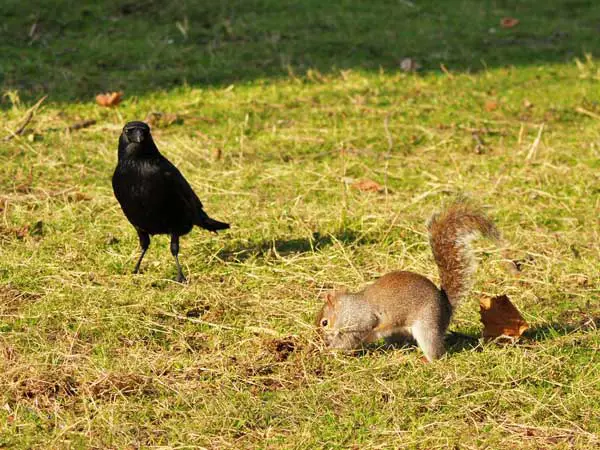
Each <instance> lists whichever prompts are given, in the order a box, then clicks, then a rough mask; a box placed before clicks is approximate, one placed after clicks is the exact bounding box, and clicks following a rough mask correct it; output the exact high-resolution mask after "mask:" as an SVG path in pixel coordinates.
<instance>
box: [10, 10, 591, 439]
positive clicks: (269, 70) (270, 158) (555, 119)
mask: <svg viewBox="0 0 600 450" xmlns="http://www.w3.org/2000/svg"><path fill="white" fill-rule="evenodd" d="M164 3H167V4H166V5H165V4H164ZM504 17H514V18H517V19H519V23H518V24H517V25H516V26H514V27H512V28H503V27H502V26H501V24H500V23H501V20H502V18H504ZM0 19H2V20H1V23H0V88H1V91H2V93H3V94H4V96H3V97H2V100H1V101H0V118H1V119H0V123H1V124H2V126H1V127H0V139H4V140H2V141H0V174H1V176H0V216H1V221H0V372H1V375H0V448H149V447H161V448H199V447H200V448H215V449H216V448H218V449H221V448H232V449H233V448H235V449H238V448H357V449H358V448H360V449H366V448H427V449H430V448H494V449H495V448H498V449H506V448H531V449H534V448H535V449H537V448H551V447H556V448H581V449H588V448H592V447H594V446H598V445H600V356H599V351H600V333H599V332H598V326H600V288H599V286H600V273H599V270H598V267H599V265H600V263H599V261H600V219H599V217H600V59H599V60H595V59H594V55H595V54H597V55H599V56H600V4H599V5H596V4H594V3H593V2H587V1H566V0H563V1H558V0H555V1H546V2H542V1H521V2H517V1H477V0H448V1H444V2H435V1H418V0H413V1H407V0H394V1H391V0H387V1H384V0H374V1H372V2H367V1H359V0H344V1H339V2H323V1H314V0H305V1H299V0H296V1H291V0H286V1H275V0H253V1H250V0H248V1H243V0H223V1H220V2H217V1H212V2H211V1H203V2H159V1H157V0H138V1H128V0H125V1H117V0H111V1H104V2H91V1H82V2H78V3H74V2H68V1H60V2H51V1H49V0H32V1H29V2H27V5H24V4H23V2H22V1H17V0H4V2H3V5H2V9H1V10H0ZM407 58H410V60H411V61H412V63H413V65H414V64H418V66H419V68H418V70H417V71H416V72H410V71H409V72H406V71H404V70H402V66H403V65H406V64H403V61H404V63H406V59H407ZM103 91H123V92H124V97H123V102H122V103H121V104H120V105H119V106H118V107H115V108H104V107H101V106H98V105H97V104H96V102H95V96H96V94H98V93H100V92H103ZM45 95H47V96H48V97H47V98H46V99H45V100H44V101H43V102H42V103H41V105H40V107H39V108H38V109H37V110H36V111H35V113H34V114H33V118H32V120H31V121H30V122H29V123H28V124H27V126H26V127H25V129H24V131H23V133H21V134H20V135H17V136H14V135H13V133H14V132H15V130H18V129H19V128H20V125H21V124H22V123H23V121H24V118H25V117H26V115H27V111H28V110H29V108H31V107H32V106H33V105H34V104H35V103H36V102H37V101H38V100H39V99H41V98H42V97H43V96H45ZM151 113H161V114H162V120H157V119H156V118H157V117H159V115H158V114H154V116H152V115H151ZM149 115H150V117H152V119H153V121H154V122H153V129H152V132H153V136H154V138H155V141H156V143H157V145H158V147H159V148H160V150H161V151H162V152H163V154H165V155H166V156H167V157H168V158H169V159H170V160H171V161H172V162H173V163H175V164H176V165H177V166H178V167H179V169H180V170H181V171H182V172H183V174H184V175H185V176H186V178H187V179H188V181H189V182H190V184H191V185H192V186H193V187H194V189H195V191H196V192H197V194H198V195H199V197H200V198H201V199H202V201H203V203H204V205H205V208H206V210H207V212H208V213H209V214H210V215H211V216H212V217H214V218H216V219H219V220H224V221H228V222H230V223H231V224H232V228H231V230H228V231H227V232H224V233H220V234H218V235H212V234H209V233H207V232H204V231H203V230H200V229H195V230H194V231H192V233H191V234H189V235H188V236H185V237H183V238H182V240H181V253H180V259H181V262H182V264H183V267H184V272H185V273H186V275H187V276H188V279H189V283H188V284H185V285H181V284H178V283H176V282H174V281H173V279H174V276H175V274H176V271H175V265H174V263H173V260H172V257H171V255H170V252H169V248H168V242H169V241H168V238H167V237H165V236H160V237H155V238H154V239H153V241H152V244H151V247H150V249H149V252H148V253H147V255H146V257H145V259H144V263H143V264H142V273H141V274H140V275H135V276H134V275H132V274H131V271H132V270H133V266H134V264H135V261H136V259H137V256H138V255H139V248H138V241H137V236H136V234H135V231H134V229H133V228H132V227H131V225H130V224H129V223H128V222H127V220H126V219H125V217H124V216H123V214H122V212H121V210H120V208H119V205H118V203H117V201H116V200H115V198H114V196H113V194H112V188H111V183H110V177H111V175H112V171H113V170H114V166H115V164H116V157H117V139H118V136H119V133H120V131H121V128H122V127H123V125H124V123H125V122H126V121H128V120H135V119H138V120H141V119H145V118H146V117H149ZM82 120H93V121H95V123H93V124H92V125H91V126H88V127H85V128H81V129H69V127H70V126H72V125H73V124H76V123H78V122H80V121H82ZM8 136H11V137H12V138H10V139H5V137H8ZM358 180H373V181H376V182H377V183H379V184H380V185H382V186H383V187H384V188H385V189H384V191H383V192H379V193H372V192H363V191H361V190H358V189H355V188H353V187H352V184H353V182H355V181H358ZM461 196H464V197H468V198H469V199H470V200H472V201H473V202H475V203H476V204H478V205H481V207H482V208H483V209H484V210H485V211H486V213H487V214H488V215H489V216H490V217H492V218H493V219H494V221H495V222H496V224H497V226H498V228H499V229H500V230H501V232H502V233H503V235H504V238H505V239H506V242H507V246H506V248H497V247H495V246H494V245H493V243H490V242H487V241H484V240H481V241H477V242H476V244H475V247H476V248H477V250H478V251H477V255H478V258H479V260H480V265H479V269H478V271H477V275H476V283H475V285H474V288H473V290H472V292H471V295H469V296H468V298H467V299H466V300H465V301H464V303H463V304H462V305H461V306H460V307H459V309H458V311H457V313H456V315H455V317H454V319H453V322H452V325H451V326H450V330H451V332H450V333H449V336H448V343H447V346H448V354H447V356H446V357H445V358H444V359H442V360H440V361H437V362H435V363H433V364H425V363H423V361H422V360H421V357H422V353H421V352H420V350H419V349H418V348H415V347H412V346H408V347H401V348H393V349H390V348H385V347H383V346H377V345H375V346H373V347H370V348H368V349H367V350H366V351H364V352H361V353H360V354H358V355H355V354H344V353H334V352H328V351H325V350H324V349H323V348H322V346H321V345H320V343H319V341H318V339H317V336H316V335H315V333H314V325H313V322H314V317H315V314H316V312H317V311H318V309H319V308H320V305H321V302H322V300H321V299H320V296H321V295H322V294H323V293H324V292H326V291H327V290H329V289H333V288H339V287H341V286H347V287H348V288H351V289H358V288H360V287H362V286H364V285H365V284H366V283H368V282H370V281H373V280H375V279H376V278H377V277H379V276H381V275H383V274H384V273H386V272H389V271H391V270H394V269H407V270H412V271H415V272H419V273H422V274H424V275H426V276H428V277H430V278H431V279H432V280H434V282H436V283H438V282H439V277H438V274H437V268H436V266H435V263H434V261H433V258H432V255H431V250H430V248H429V244H428V240H427V234H426V226H425V222H426V220H427V219H428V218H429V216H430V215H431V214H432V213H434V212H435V211H438V210H439V209H440V208H442V207H443V205H445V204H448V203H449V202H451V201H452V200H453V199H455V198H457V197H461ZM511 260H512V261H513V262H511ZM517 267H518V269H517ZM501 294H507V295H508V296H509V297H510V298H511V300H512V301H513V303H514V304H515V305H516V306H517V307H518V308H519V310H520V311H521V312H522V314H523V316H524V317H525V319H526V320H527V321H528V322H529V324H530V326H531V328H530V329H529V330H528V331H527V332H526V334H525V336H524V337H523V338H522V339H521V340H520V341H518V342H516V343H512V344H505V345H500V344H497V343H489V342H484V341H483V340H482V339H481V338H480V337H481V330H482V325H481V323H480V320H479V299H480V298H481V297H483V296H490V295H501Z"/></svg>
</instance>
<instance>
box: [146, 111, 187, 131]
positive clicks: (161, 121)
mask: <svg viewBox="0 0 600 450" xmlns="http://www.w3.org/2000/svg"><path fill="white" fill-rule="evenodd" d="M144 122H146V123H147V124H148V125H150V126H151V127H153V128H166V127H168V126H170V125H172V124H174V123H182V122H183V120H182V119H181V117H180V116H179V115H178V114H174V113H162V112H158V111H153V112H150V113H148V115H147V116H146V118H145V119H144Z"/></svg>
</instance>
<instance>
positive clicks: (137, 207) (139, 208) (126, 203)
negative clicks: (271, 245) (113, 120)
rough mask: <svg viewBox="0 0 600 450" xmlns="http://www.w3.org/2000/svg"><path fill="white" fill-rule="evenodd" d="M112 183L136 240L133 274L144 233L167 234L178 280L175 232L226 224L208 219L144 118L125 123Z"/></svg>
mask: <svg viewBox="0 0 600 450" xmlns="http://www.w3.org/2000/svg"><path fill="white" fill-rule="evenodd" d="M112 185H113V191H114V193H115V197H117V200H118V201H119V203H120V204H121V209H123V212H124V213H125V216H126V217H127V219H128V220H129V222H131V224H132V225H133V226H134V227H135V229H136V231H137V233H138V237H139V238H140V245H141V247H142V254H141V255H140V258H139V259H138V262H137V264H136V265H135V268H134V269H133V273H138V271H139V270H140V264H141V262H142V259H143V258H144V255H145V254H146V250H148V246H149V245H150V235H153V234H170V235H171V253H172V254H173V256H174V257H175V264H177V281H179V282H184V281H185V277H184V276H183V272H182V271H181V265H180V264H179V258H178V256H177V255H178V253H179V236H183V235H184V234H187V233H189V232H190V231H191V229H192V227H193V226H194V225H198V226H200V227H202V228H204V229H206V230H209V231H213V232H216V231H217V230H224V229H226V228H229V224H226V223H223V222H218V221H216V220H214V219H211V218H210V217H208V215H207V214H206V213H205V212H204V210H203V209H202V203H201V202H200V199H199V198H198V196H196V194H195V193H194V191H193V190H192V187H191V186H190V185H189V183H188V182H187V181H186V179H185V178H183V175H181V172H179V170H177V168H176V167H175V166H174V165H173V164H171V162H170V161H169V160H168V159H167V158H165V157H164V156H163V155H161V153H160V152H159V151H158V148H157V147H156V144H154V141H153V140H152V135H151V134H150V127H148V125H146V124H145V123H144V122H137V121H136V122H129V123H127V124H126V125H125V126H124V127H123V132H122V133H121V136H120V137H119V161H118V163H117V167H116V169H115V173H114V174H113V178H112Z"/></svg>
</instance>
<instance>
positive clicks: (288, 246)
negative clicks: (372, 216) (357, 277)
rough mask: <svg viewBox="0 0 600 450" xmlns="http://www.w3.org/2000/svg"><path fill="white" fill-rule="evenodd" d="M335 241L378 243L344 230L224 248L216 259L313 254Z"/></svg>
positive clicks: (359, 234)
mask: <svg viewBox="0 0 600 450" xmlns="http://www.w3.org/2000/svg"><path fill="white" fill-rule="evenodd" d="M336 241H338V242H340V243H341V244H344V245H350V244H358V243H362V244H368V243H370V242H378V241H377V239H376V237H369V236H368V235H365V234H363V233H359V232H357V231H354V230H352V229H345V230H341V231H338V232H335V233H333V234H321V233H320V232H315V233H313V235H312V236H311V237H310V238H308V237H306V238H292V239H271V240H267V239H265V240H263V241H261V242H257V243H251V244H249V245H245V246H241V247H236V248H225V249H223V250H221V251H219V252H218V253H217V257H219V258H220V259H222V260H223V261H228V262H244V261H247V260H248V259H252V258H262V257H265V256H270V255H272V256H275V257H277V256H288V255H291V254H300V253H308V252H315V251H318V250H320V249H323V248H325V247H327V246H330V245H332V244H333V243H334V242H336Z"/></svg>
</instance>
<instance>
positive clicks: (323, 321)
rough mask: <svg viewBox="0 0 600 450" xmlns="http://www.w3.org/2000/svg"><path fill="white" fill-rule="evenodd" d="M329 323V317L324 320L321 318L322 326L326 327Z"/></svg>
mask: <svg viewBox="0 0 600 450" xmlns="http://www.w3.org/2000/svg"><path fill="white" fill-rule="evenodd" d="M328 323H329V322H328V321H327V319H323V320H321V326H322V327H326V326H327V324H328Z"/></svg>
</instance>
